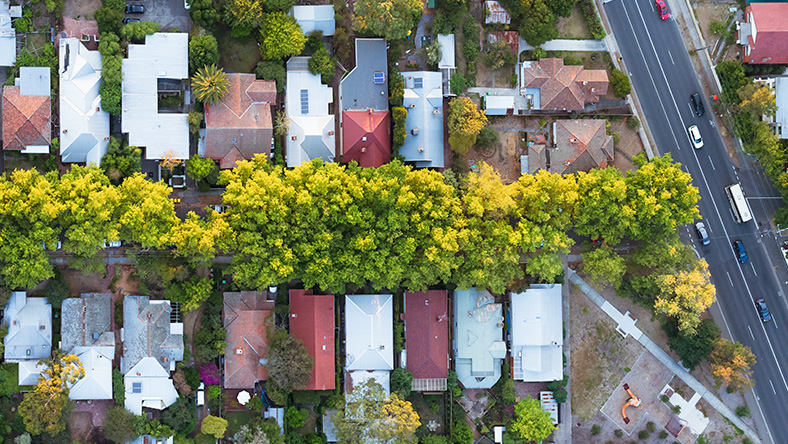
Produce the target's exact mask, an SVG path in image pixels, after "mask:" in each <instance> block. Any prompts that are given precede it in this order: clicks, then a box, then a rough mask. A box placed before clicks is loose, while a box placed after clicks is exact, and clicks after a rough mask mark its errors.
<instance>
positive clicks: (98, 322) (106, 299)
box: [60, 293, 115, 357]
mask: <svg viewBox="0 0 788 444" xmlns="http://www.w3.org/2000/svg"><path fill="white" fill-rule="evenodd" d="M111 316H112V295H111V294H109V293H85V294H82V296H81V297H79V298H68V299H66V300H64V301H63V306H62V309H61V321H60V323H61V327H60V334H61V343H60V348H61V349H62V350H63V351H64V352H65V353H71V351H72V350H73V349H74V348H75V347H83V346H84V347H106V348H109V349H111V351H109V353H105V354H108V355H109V356H110V357H113V356H114V355H115V353H114V350H115V334H114V333H113V332H112V318H111Z"/></svg>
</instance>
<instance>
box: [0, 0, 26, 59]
mask: <svg viewBox="0 0 788 444" xmlns="http://www.w3.org/2000/svg"><path fill="white" fill-rule="evenodd" d="M19 17H22V6H11V5H10V2H9V1H8V0H0V66H13V65H14V62H16V30H15V29H14V28H13V26H11V25H12V24H13V22H12V21H11V20H12V19H15V18H19Z"/></svg>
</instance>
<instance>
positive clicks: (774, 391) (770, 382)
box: [769, 379, 777, 395]
mask: <svg viewBox="0 0 788 444" xmlns="http://www.w3.org/2000/svg"><path fill="white" fill-rule="evenodd" d="M769 384H771V386H772V392H773V393H774V394H775V395H776V394H777V390H775V389H774V384H772V380H771V379H770V380H769Z"/></svg>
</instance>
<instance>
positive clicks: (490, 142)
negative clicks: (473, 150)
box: [476, 126, 500, 147]
mask: <svg viewBox="0 0 788 444" xmlns="http://www.w3.org/2000/svg"><path fill="white" fill-rule="evenodd" d="M499 142H500V136H499V135H498V131H496V130H494V129H493V128H490V127H489V126H486V127H484V128H482V130H481V131H479V134H478V135H477V136H476V146H480V147H490V146H495V145H498V143H499Z"/></svg>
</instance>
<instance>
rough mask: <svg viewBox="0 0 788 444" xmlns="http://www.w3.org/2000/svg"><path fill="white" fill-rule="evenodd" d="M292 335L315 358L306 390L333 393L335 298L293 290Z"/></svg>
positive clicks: (291, 294) (291, 304)
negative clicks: (329, 391) (330, 391)
mask: <svg viewBox="0 0 788 444" xmlns="http://www.w3.org/2000/svg"><path fill="white" fill-rule="evenodd" d="M290 334H291V335H293V337H294V338H296V339H299V340H301V342H303V343H304V346H306V348H307V350H309V354H310V355H311V356H312V357H313V358H315V370H314V371H313V372H312V376H311V378H310V380H309V384H308V385H307V386H306V388H305V390H333V389H334V386H335V383H334V381H335V379H334V360H335V357H336V354H335V352H334V296H333V295H330V294H327V295H313V294H312V290H290Z"/></svg>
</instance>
